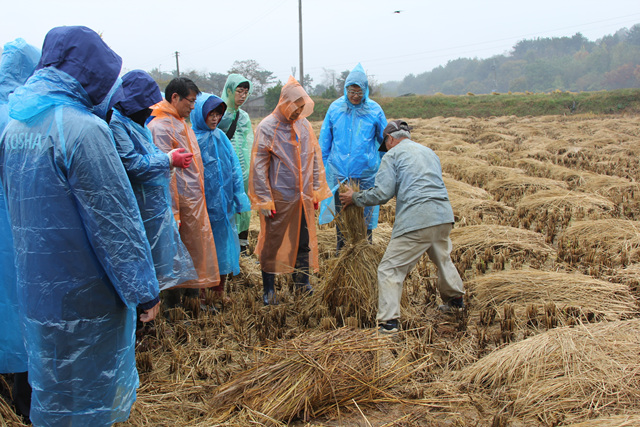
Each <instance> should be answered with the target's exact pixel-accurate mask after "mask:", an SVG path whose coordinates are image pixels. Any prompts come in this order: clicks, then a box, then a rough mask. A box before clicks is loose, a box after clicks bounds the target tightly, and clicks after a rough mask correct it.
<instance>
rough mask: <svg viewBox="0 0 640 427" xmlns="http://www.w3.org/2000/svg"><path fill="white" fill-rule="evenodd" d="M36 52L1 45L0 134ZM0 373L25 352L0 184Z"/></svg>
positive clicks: (22, 362)
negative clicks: (11, 100)
mask: <svg viewBox="0 0 640 427" xmlns="http://www.w3.org/2000/svg"><path fill="white" fill-rule="evenodd" d="M39 59H40V51H39V50H38V49H36V48H35V47H33V46H31V45H29V44H27V43H26V42H25V41H24V40H23V39H16V40H14V41H12V42H9V43H7V44H5V45H4V50H3V51H2V60H1V61H0V135H1V134H2V131H3V130H4V128H5V127H6V125H7V123H8V122H9V108H8V105H7V100H8V98H9V94H10V93H11V92H13V91H14V90H15V89H16V88H17V87H18V86H20V85H22V84H23V83H24V82H25V81H26V80H27V78H29V76H30V75H31V74H32V73H33V71H34V70H35V68H36V64H37V63H38V60H39ZM0 313H2V315H1V316H0V373H11V372H25V371H26V370H27V350H26V349H25V347H24V340H23V337H22V320H21V317H20V314H19V313H20V311H19V307H18V294H17V284H16V268H15V264H14V258H13V236H12V234H11V225H10V223H9V215H8V212H7V204H6V201H5V197H4V190H3V189H2V185H0Z"/></svg>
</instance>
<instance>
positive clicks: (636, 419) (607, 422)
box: [567, 409, 640, 427]
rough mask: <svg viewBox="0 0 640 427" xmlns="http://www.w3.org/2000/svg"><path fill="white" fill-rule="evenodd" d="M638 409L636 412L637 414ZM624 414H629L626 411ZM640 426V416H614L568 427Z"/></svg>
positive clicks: (568, 426)
mask: <svg viewBox="0 0 640 427" xmlns="http://www.w3.org/2000/svg"><path fill="white" fill-rule="evenodd" d="M636 411H637V409H636V410H635V411H634V412H636ZM624 412H627V410H625V411H624ZM639 425H640V414H637V413H636V414H629V413H626V414H624V415H614V416H611V417H598V418H596V419H593V420H589V421H582V422H579V423H575V424H569V425H567V427H634V426H639Z"/></svg>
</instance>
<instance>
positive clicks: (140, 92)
mask: <svg viewBox="0 0 640 427" xmlns="http://www.w3.org/2000/svg"><path fill="white" fill-rule="evenodd" d="M122 91H123V95H124V99H122V100H121V101H120V102H118V103H117V104H116V105H115V107H114V109H113V116H112V117H111V121H110V122H109V127H110V128H111V131H112V132H113V137H114V139H115V141H116V148H117V149H118V153H119V154H120V159H122V163H123V165H124V168H125V170H126V171H127V175H128V176H129V180H130V181H131V186H132V188H133V193H134V194H135V195H136V199H137V201H138V207H139V208H140V214H141V216H142V221H143V223H144V227H145V231H146V234H147V239H148V240H149V245H150V246H151V254H152V255H153V263H154V267H155V270H156V276H157V278H158V282H159V283H160V290H161V291H162V290H164V289H169V288H171V287H174V286H176V285H178V284H180V283H182V282H185V281H187V280H193V279H197V278H198V275H197V273H196V271H195V269H194V268H193V261H192V260H191V256H190V255H189V252H188V251H187V248H186V247H185V246H184V244H183V243H182V241H181V240H180V234H179V232H178V224H177V223H176V221H175V219H174V217H173V212H172V211H171V193H170V189H169V182H170V179H171V168H185V167H189V165H190V164H191V158H192V157H193V154H192V153H185V152H184V148H177V149H175V150H171V151H170V152H169V153H164V152H162V151H160V149H159V148H158V147H156V146H155V145H154V143H153V138H152V136H151V131H149V129H148V128H147V127H146V126H145V122H146V120H147V119H148V118H149V116H151V106H152V105H154V104H157V103H158V102H160V101H162V95H161V94H160V88H159V87H158V84H157V83H156V82H155V81H154V80H153V79H152V78H151V76H150V75H149V74H147V72H146V71H142V70H133V71H130V72H128V73H127V74H125V75H124V76H123V77H122Z"/></svg>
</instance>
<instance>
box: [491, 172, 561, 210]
mask: <svg viewBox="0 0 640 427" xmlns="http://www.w3.org/2000/svg"><path fill="white" fill-rule="evenodd" d="M486 188H487V190H488V191H489V192H490V193H491V194H493V195H494V197H495V198H496V200H505V202H506V203H508V202H513V203H515V202H517V201H518V200H519V199H520V198H521V197H522V196H524V195H528V194H533V193H536V192H538V191H542V190H551V189H566V188H567V184H566V183H565V182H563V181H557V180H555V179H548V178H537V177H532V176H526V175H520V174H516V173H514V174H511V175H510V176H508V177H504V178H496V179H493V180H491V181H489V182H488V183H487V185H486Z"/></svg>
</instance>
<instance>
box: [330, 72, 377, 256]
mask: <svg viewBox="0 0 640 427" xmlns="http://www.w3.org/2000/svg"><path fill="white" fill-rule="evenodd" d="M386 125H387V120H386V118H385V116H384V112H383V111H382V108H380V106H379V105H378V104H377V103H376V102H375V101H374V100H372V99H370V98H369V81H368V80H367V75H366V74H365V72H364V69H363V68H362V65H360V64H358V65H356V67H355V68H354V69H353V71H351V73H349V76H348V77H347V79H346V80H345V82H344V96H343V97H341V98H339V99H337V100H335V101H333V102H332V103H331V106H330V107H329V110H328V111H327V114H326V116H325V118H324V122H323V123H322V129H321V131H320V138H319V143H320V149H321V150H322V161H323V162H324V167H325V170H326V173H327V184H329V187H331V189H332V191H333V193H334V197H333V198H332V199H328V200H325V201H324V202H323V206H322V208H321V215H320V223H321V224H325V223H327V222H330V221H331V220H332V219H333V215H330V214H329V215H327V212H330V211H332V210H334V209H333V207H332V206H331V203H332V202H333V203H335V215H337V214H338V213H339V212H340V210H341V206H342V205H341V204H340V199H339V198H338V195H337V194H338V184H339V183H340V182H343V181H344V180H346V179H349V180H351V181H352V182H354V183H356V184H359V186H360V189H361V190H366V189H368V188H371V187H373V183H374V181H375V175H376V172H377V171H378V167H379V166H380V157H381V156H380V154H379V153H378V147H380V144H381V143H382V131H383V130H384V128H385V126H386ZM379 210H380V208H379V207H378V206H375V207H370V206H368V207H366V208H365V209H364V215H365V220H366V222H367V236H368V238H369V240H371V233H372V230H373V229H374V228H376V227H377V226H378V212H379ZM336 234H337V251H338V252H339V251H340V249H341V248H342V247H343V246H344V238H343V236H342V233H341V231H340V228H339V227H338V226H336Z"/></svg>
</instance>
